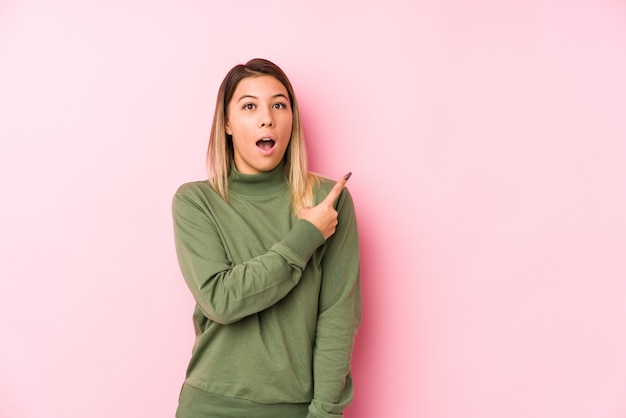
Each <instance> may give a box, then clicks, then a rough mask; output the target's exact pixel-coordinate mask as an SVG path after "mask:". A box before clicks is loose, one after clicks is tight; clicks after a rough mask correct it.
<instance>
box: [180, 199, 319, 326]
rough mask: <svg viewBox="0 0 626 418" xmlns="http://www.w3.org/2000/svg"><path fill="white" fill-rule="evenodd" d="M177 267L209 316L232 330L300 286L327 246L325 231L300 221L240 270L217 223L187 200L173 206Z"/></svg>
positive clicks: (239, 265)
mask: <svg viewBox="0 0 626 418" xmlns="http://www.w3.org/2000/svg"><path fill="white" fill-rule="evenodd" d="M172 213H173V218H174V237H175V243H176V253H177V256H178V262H179V265H180V268H181V271H182V274H183V277H184V279H185V281H186V283H187V286H188V287H189V289H190V290H191V293H192V294H193V297H194V299H195V300H196V302H197V304H198V306H199V307H200V309H201V310H202V312H203V313H204V315H205V316H206V317H207V318H209V319H211V320H213V321H215V322H217V323H220V324H230V323H233V322H236V321H239V320H240V319H242V318H245V317H246V316H249V315H252V314H254V313H257V312H260V311H262V310H264V309H266V308H268V307H270V306H272V305H274V304H275V303H277V302H278V301H280V300H281V299H282V298H283V297H285V296H286V295H287V293H289V291H291V289H293V288H294V287H295V286H296V285H297V284H298V282H299V281H300V278H301V275H302V270H303V269H304V267H305V265H306V263H307V262H308V261H309V259H310V258H311V256H312V255H313V252H314V251H315V250H316V249H317V248H318V247H319V246H320V245H321V244H323V243H324V237H323V236H322V234H321V233H320V231H319V230H318V229H317V228H316V227H315V226H314V225H313V224H312V223H311V222H309V221H307V220H304V219H298V220H297V221H296V222H295V223H294V226H293V228H292V229H291V230H290V231H289V232H288V233H287V234H286V235H285V236H284V237H283V239H282V240H280V241H279V242H277V243H275V244H274V245H272V247H271V248H270V249H269V250H268V251H267V252H266V253H265V254H261V255H259V256H257V257H254V258H252V259H250V260H247V261H245V262H243V263H241V264H236V265H232V263H230V262H229V261H228V258H227V256H226V251H225V249H224V246H223V244H222V240H221V238H220V235H219V231H218V229H217V226H216V225H215V223H214V221H213V220H212V219H211V218H210V217H209V216H208V215H207V214H206V213H205V211H203V210H202V209H201V207H200V206H199V205H198V204H197V203H196V202H194V201H193V200H192V199H191V198H189V197H188V196H186V195H184V194H181V193H177V194H176V195H175V196H174V200H173V203H172Z"/></svg>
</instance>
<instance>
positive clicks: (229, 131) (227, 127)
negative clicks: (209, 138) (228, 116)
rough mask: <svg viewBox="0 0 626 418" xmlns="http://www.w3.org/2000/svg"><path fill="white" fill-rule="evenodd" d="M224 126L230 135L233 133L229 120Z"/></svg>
mask: <svg viewBox="0 0 626 418" xmlns="http://www.w3.org/2000/svg"><path fill="white" fill-rule="evenodd" d="M224 128H225V129H226V133H227V134H228V135H232V134H233V131H232V130H231V129H230V123H229V122H226V125H224Z"/></svg>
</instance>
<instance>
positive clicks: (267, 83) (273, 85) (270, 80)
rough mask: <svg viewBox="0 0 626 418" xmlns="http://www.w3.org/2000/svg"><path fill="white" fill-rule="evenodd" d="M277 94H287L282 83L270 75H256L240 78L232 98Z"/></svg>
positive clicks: (261, 96)
mask: <svg viewBox="0 0 626 418" xmlns="http://www.w3.org/2000/svg"><path fill="white" fill-rule="evenodd" d="M277 94H284V95H285V96H288V93H287V88H286V87H285V86H284V85H283V83H281V82H280V81H278V79H277V78H275V77H273V76H271V75H258V76H252V77H246V78H244V79H242V80H241V81H240V82H239V84H238V85H237V88H236V89H235V94H234V95H233V99H235V100H238V99H239V98H240V97H241V96H244V95H246V96H254V97H257V98H263V97H273V96H275V95H277Z"/></svg>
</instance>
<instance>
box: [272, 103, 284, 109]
mask: <svg viewBox="0 0 626 418" xmlns="http://www.w3.org/2000/svg"><path fill="white" fill-rule="evenodd" d="M273 107H274V109H286V108H287V103H285V102H277V103H274V106H273Z"/></svg>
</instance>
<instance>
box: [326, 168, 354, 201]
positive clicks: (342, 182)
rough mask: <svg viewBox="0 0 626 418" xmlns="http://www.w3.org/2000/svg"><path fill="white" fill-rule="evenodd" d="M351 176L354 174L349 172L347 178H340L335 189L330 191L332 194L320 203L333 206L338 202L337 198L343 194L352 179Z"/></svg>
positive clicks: (329, 193)
mask: <svg viewBox="0 0 626 418" xmlns="http://www.w3.org/2000/svg"><path fill="white" fill-rule="evenodd" d="M351 175H352V172H349V173H348V174H346V175H345V176H343V177H342V178H340V179H339V181H337V183H335V185H334V186H333V188H332V189H330V192H328V194H327V195H326V197H325V198H324V200H322V201H321V202H320V203H325V204H327V205H331V206H332V205H333V204H334V203H335V200H337V198H338V197H339V195H340V194H341V191H342V190H343V188H344V187H345V185H346V183H347V182H348V179H349V178H350V176H351Z"/></svg>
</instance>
